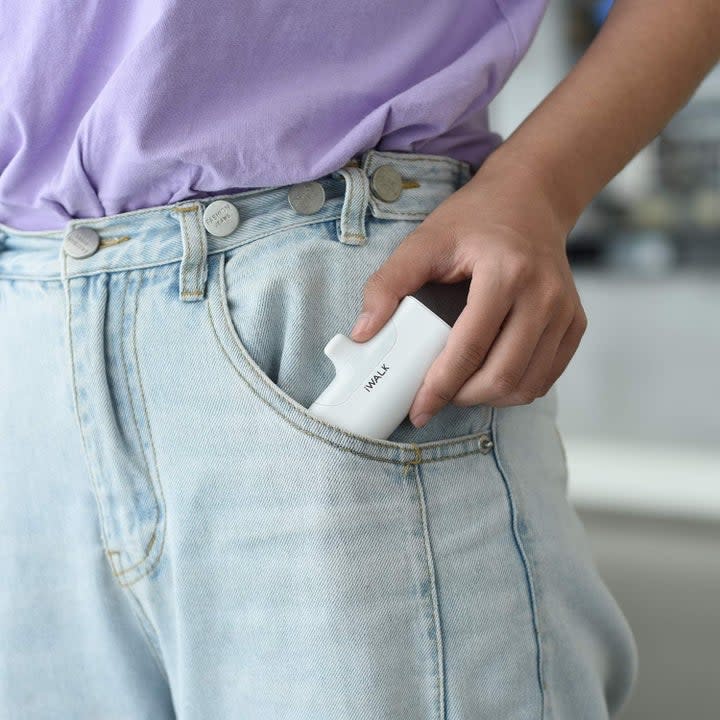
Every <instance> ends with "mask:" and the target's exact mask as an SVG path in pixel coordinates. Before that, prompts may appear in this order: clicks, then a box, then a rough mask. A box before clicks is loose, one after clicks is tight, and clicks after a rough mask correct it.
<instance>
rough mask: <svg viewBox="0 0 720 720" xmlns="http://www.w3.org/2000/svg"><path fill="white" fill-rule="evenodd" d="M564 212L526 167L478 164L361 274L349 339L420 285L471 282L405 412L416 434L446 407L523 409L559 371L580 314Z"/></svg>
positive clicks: (370, 330)
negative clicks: (374, 265)
mask: <svg viewBox="0 0 720 720" xmlns="http://www.w3.org/2000/svg"><path fill="white" fill-rule="evenodd" d="M496 152H497V151H496ZM491 157H492V156H491ZM561 217H562V214H561V213H560V212H559V211H558V210H557V209H556V208H555V207H554V204H553V202H552V200H551V198H550V196H549V193H547V192H545V191H544V188H543V184H542V183H541V182H540V181H539V180H538V179H537V178H536V177H535V176H534V175H533V174H532V173H531V172H530V171H529V169H528V168H526V167H524V166H523V165H522V164H520V163H516V162H512V161H509V162H508V161H505V160H503V161H495V162H490V161H489V160H486V162H485V163H484V164H483V165H482V166H481V168H480V170H479V171H478V172H477V173H476V174H475V176H474V177H473V178H472V179H471V180H470V181H469V182H468V183H466V184H465V185H464V186H463V187H461V188H460V189H459V190H457V191H456V192H454V193H452V195H450V196H449V197H447V198H446V199H445V200H444V201H443V202H442V203H441V204H440V205H438V206H437V207H436V208H435V209H434V210H433V211H432V212H431V213H429V214H428V215H427V217H426V218H425V219H424V220H423V221H422V222H421V223H420V224H419V225H418V226H417V228H415V229H414V230H413V232H411V233H410V234H409V235H407V237H405V238H404V239H403V241H402V242H401V243H400V245H399V246H398V247H397V248H396V249H395V251H394V252H393V253H392V255H391V256H390V257H389V258H388V259H387V260H386V261H385V263H384V264H383V265H382V266H381V267H380V268H378V269H377V270H376V271H375V272H374V273H373V274H372V275H371V276H370V277H369V278H368V280H367V282H366V284H365V287H364V289H363V295H364V297H363V307H362V310H361V314H360V316H359V317H358V322H357V323H356V324H355V327H354V328H353V331H352V333H351V337H352V338H353V340H355V341H356V342H364V341H365V340H368V339H369V338H371V337H372V336H373V335H374V334H375V333H376V332H377V331H378V330H379V329H380V328H381V327H382V326H383V325H384V324H385V323H386V322H387V320H388V319H389V318H390V316H391V315H392V314H393V312H394V311H395V309H396V307H397V305H398V303H399V302H400V300H402V298H404V297H405V296H406V295H409V294H412V293H413V292H415V291H416V290H418V289H419V288H420V287H422V286H423V285H424V284H425V283H427V282H440V283H456V282H460V281H462V280H465V279H466V278H468V277H471V281H470V286H469V293H468V299H467V303H466V305H465V307H464V309H463V311H462V312H461V313H460V315H459V317H458V318H457V320H456V322H455V324H454V326H453V328H452V330H451V332H450V335H449V338H448V342H447V344H446V346H445V348H444V349H443V351H442V352H441V353H440V355H439V356H438V357H437V358H436V359H435V361H434V362H433V364H432V365H431V366H430V368H429V369H428V371H427V373H426V375H425V378H424V380H423V384H422V387H421V388H420V389H419V390H418V392H417V394H416V395H415V398H414V400H413V405H412V407H411V408H410V412H409V415H410V419H411V421H412V423H413V424H414V425H415V426H416V427H421V426H422V425H424V424H425V423H426V422H427V421H428V420H429V419H430V417H432V416H433V415H434V414H435V413H437V412H438V410H440V409H441V408H442V407H443V406H444V405H445V404H446V403H448V402H452V403H453V404H455V405H459V406H468V405H476V404H480V403H487V404H491V405H494V406H497V407H500V406H504V405H521V404H527V403H530V402H532V401H533V400H534V399H535V398H537V397H540V396H542V395H544V394H545V393H546V392H547V391H548V390H549V389H550V387H551V386H552V385H553V383H554V382H555V381H556V380H557V378H558V377H559V376H560V375H561V374H562V372H563V371H564V369H565V367H566V366H567V364H568V362H569V361H570V359H571V358H572V356H573V355H574V353H575V351H576V349H577V347H578V344H579V342H580V338H581V337H582V335H583V333H584V331H585V328H586V326H587V319H586V316H585V313H584V311H583V308H582V306H581V303H580V298H579V296H578V293H577V290H576V288H575V283H574V280H573V277H572V273H571V270H570V266H569V264H568V260H567V254H566V250H565V240H566V237H567V234H568V233H569V231H570V229H571V227H572V224H573V223H570V222H569V221H568V220H562V219H561ZM363 318H365V319H366V320H367V324H366V325H362V326H361V321H362V320H363Z"/></svg>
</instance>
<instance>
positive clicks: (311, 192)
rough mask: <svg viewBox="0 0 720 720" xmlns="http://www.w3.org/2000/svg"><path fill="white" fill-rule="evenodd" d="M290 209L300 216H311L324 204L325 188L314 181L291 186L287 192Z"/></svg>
mask: <svg viewBox="0 0 720 720" xmlns="http://www.w3.org/2000/svg"><path fill="white" fill-rule="evenodd" d="M288 202H289V203H290V207H291V208H292V209H293V210H294V211H295V212H296V213H299V214H300V215H312V214H313V213H316V212H317V211H318V210H320V208H321V207H322V206H323V205H324V204H325V188H324V187H323V186H322V183H319V182H317V181H316V180H311V181H309V182H302V183H297V184H296V185H293V186H292V187H291V188H290V190H288Z"/></svg>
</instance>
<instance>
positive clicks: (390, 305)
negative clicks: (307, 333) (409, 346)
mask: <svg viewBox="0 0 720 720" xmlns="http://www.w3.org/2000/svg"><path fill="white" fill-rule="evenodd" d="M443 242H444V241H443V239H442V238H439V237H434V236H432V237H431V236H430V235H429V233H428V232H426V231H425V230H421V229H419V228H417V229H415V230H413V232H411V233H410V234H408V235H407V236H406V237H405V239H404V240H403V241H402V242H401V243H400V245H398V246H397V248H395V250H394V251H393V253H392V254H391V255H390V257H389V258H388V259H387V260H386V261H385V262H384V263H383V264H382V266H381V267H379V268H378V269H377V270H376V271H375V272H374V273H373V274H372V275H370V277H369V278H368V279H367V281H366V283H365V287H364V290H363V304H362V308H361V311H360V314H359V316H358V319H357V321H356V323H355V326H354V327H353V329H352V332H351V333H350V336H351V337H352V339H353V340H355V341H356V342H364V341H365V340H369V339H370V338H371V337H372V336H373V335H374V334H375V333H376V332H377V331H378V330H379V329H380V328H381V327H382V326H383V325H385V323H386V322H387V321H388V320H389V319H390V316H391V315H392V314H393V312H395V309H396V308H397V306H398V303H399V302H400V301H401V300H402V299H403V298H404V297H405V296H406V295H410V294H411V293H413V292H415V291H416V290H417V289H418V288H420V287H422V286H423V285H424V284H425V283H426V282H428V281H430V280H432V279H434V278H435V276H436V273H437V266H438V263H439V262H441V261H442V260H443V258H444V257H446V256H447V254H448V252H449V250H447V249H444V248H448V247H449V246H448V244H447V243H445V244H443ZM429 243H432V244H433V246H432V249H429V248H428V244H429Z"/></svg>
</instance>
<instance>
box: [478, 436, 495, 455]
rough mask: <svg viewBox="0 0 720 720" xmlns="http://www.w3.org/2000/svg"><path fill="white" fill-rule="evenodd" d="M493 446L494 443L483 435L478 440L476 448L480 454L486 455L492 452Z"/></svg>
mask: <svg viewBox="0 0 720 720" xmlns="http://www.w3.org/2000/svg"><path fill="white" fill-rule="evenodd" d="M494 444H495V443H493V441H492V440H491V439H490V436H489V435H485V434H484V433H483V434H482V435H480V437H479V438H478V446H479V447H480V452H481V453H482V454H483V455H487V454H488V453H489V452H490V450H492V448H493V445H494Z"/></svg>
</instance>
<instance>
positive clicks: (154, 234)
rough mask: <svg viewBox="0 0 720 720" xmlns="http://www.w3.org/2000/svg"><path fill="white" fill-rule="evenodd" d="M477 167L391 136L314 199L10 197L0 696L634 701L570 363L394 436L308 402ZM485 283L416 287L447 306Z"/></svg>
mask: <svg viewBox="0 0 720 720" xmlns="http://www.w3.org/2000/svg"><path fill="white" fill-rule="evenodd" d="M358 160H359V161H360V162H359V164H358V162H357V161H358ZM385 164H390V165H392V166H393V167H394V168H396V169H397V170H398V171H399V172H400V173H401V175H402V177H403V179H404V187H403V189H402V193H401V195H400V197H399V198H398V199H396V200H394V201H393V202H386V201H383V200H382V199H380V198H379V197H377V196H376V195H375V192H374V190H373V187H372V185H371V183H370V182H369V178H371V176H372V174H373V172H374V171H375V170H376V169H377V168H378V167H379V166H381V165H385ZM472 170H473V168H471V167H470V166H468V165H467V164H465V163H462V162H459V161H457V160H453V159H452V158H449V157H442V156H435V155H421V154H409V153H398V152H379V151H377V150H375V149H373V150H369V151H367V152H365V153H363V154H362V155H361V156H360V157H359V158H356V159H355V162H354V163H353V162H352V161H351V162H350V163H348V165H346V166H344V167H343V168H342V169H339V170H338V171H337V172H335V173H331V174H329V175H327V176H324V177H322V178H319V179H318V181H319V182H320V183H321V184H322V186H323V188H324V190H325V194H326V200H325V203H324V205H323V206H322V208H321V209H320V210H319V211H317V212H315V213H314V214H309V215H301V214H298V213H297V212H296V211H295V210H294V209H293V207H291V206H290V205H289V203H288V189H289V187H290V186H285V187H273V188H263V189H256V190H250V191H245V192H241V193H236V194H233V195H225V196H214V197H210V198H208V197H205V198H197V199H189V200H185V201H183V202H179V203H176V204H173V205H167V206H163V207H153V208H147V209H143V210H138V211H135V212H126V213H122V214H118V215H113V216H108V217H102V218H95V219H77V220H71V221H69V222H68V224H67V227H66V228H65V229H64V231H63V230H58V231H55V232H35V233H33V232H22V231H17V230H14V229H12V228H10V227H8V226H7V225H0V231H1V232H0V239H1V240H2V242H3V246H2V250H1V251H0V383H1V384H2V406H1V413H0V717H2V718H3V719H5V718H8V719H10V718H12V719H16V718H17V719H22V720H35V719H37V720H40V719H44V718H62V719H63V720H64V719H68V720H70V719H72V720H85V719H87V720H90V719H93V720H94V719H99V718H102V719H103V720H115V719H116V720H121V719H122V720H136V719H137V720H139V719H141V718H148V719H152V720H164V719H166V718H182V719H185V720H190V719H191V718H196V719H198V720H216V719H220V720H222V719H224V718H238V719H240V718H242V719H243V720H251V719H252V720H273V719H276V718H277V719H280V718H282V719H283V720H431V719H432V720H471V719H472V720H479V719H480V718H488V719H492V720H509V719H518V720H519V719H521V718H522V719H524V720H539V719H541V718H542V719H545V720H550V719H551V718H553V719H556V720H595V719H598V720H599V719H601V718H607V717H609V716H612V715H614V714H615V713H616V711H617V710H618V709H619V707H620V706H621V705H622V704H623V703H624V702H625V700H626V699H627V697H628V695H629V693H630V691H631V689H632V687H633V682H634V679H635V675H636V666H637V653H636V646H635V641H634V638H633V636H632V634H631V631H630V629H629V627H628V625H627V622H626V620H625V618H624V616H623V615H622V613H621V611H620V610H619V608H618V606H617V605H616V603H615V601H614V599H613V598H612V596H611V595H610V593H609V592H608V590H607V588H606V586H605V585H604V584H603V582H602V581H601V579H600V577H599V576H598V573H597V571H596V567H595V565H594V564H593V561H592V559H591V555H590V550H589V546H588V543H587V540H586V536H585V533H584V529H583V527H582V526H581V524H580V522H579V521H578V518H577V516H576V514H575V512H574V511H573V509H572V508H571V507H570V505H569V504H568V501H567V499H566V480H567V467H566V462H565V456H564V451H563V446H562V441H561V439H560V437H559V435H558V431H557V427H556V422H555V419H556V403H557V399H556V394H555V389H554V388H553V389H552V390H551V391H550V392H549V393H548V394H547V395H546V396H544V397H543V398H539V399H537V400H535V401H534V402H533V403H531V404H529V405H522V406H516V407H508V408H498V409H495V408H493V407H492V406H489V405H476V406H473V407H465V408H461V407H456V406H453V405H447V406H445V407H444V408H443V409H442V410H441V411H440V412H439V413H438V414H437V415H435V416H434V417H433V418H432V419H431V421H430V422H429V423H428V424H427V425H426V426H425V427H423V428H419V429H418V428H415V427H413V425H412V424H411V423H410V421H409V420H408V419H407V418H406V419H405V421H404V422H403V424H402V425H400V426H399V427H398V429H397V430H396V431H395V432H394V433H393V435H391V437H390V438H389V439H388V440H386V441H384V440H375V439H371V438H368V437H364V436H359V435H354V434H351V433H348V432H346V431H344V430H342V429H340V428H338V427H336V426H334V425H331V424H327V423H325V422H324V421H322V420H319V419H317V418H315V417H313V416H311V415H310V414H309V413H308V411H307V410H306V409H305V408H306V407H308V406H309V405H310V403H311V402H312V401H313V400H314V399H315V398H316V397H317V395H319V394H320V392H321V391H322V390H323V388H325V386H326V385H327V384H328V383H329V382H330V380H331V379H332V376H333V368H332V364H331V362H330V360H329V359H328V358H327V357H325V356H324V354H323V347H324V345H325V344H326V343H327V341H328V340H329V339H330V338H331V337H332V336H333V335H334V334H335V333H337V332H345V333H349V331H350V329H351V327H352V325H353V324H354V321H355V318H356V316H357V314H358V312H359V309H360V305H361V300H362V290H363V285H364V282H365V280H366V279H367V277H368V276H369V275H370V273H371V272H373V271H374V270H375V269H376V268H378V267H379V266H380V265H381V264H382V263H383V262H384V260H385V259H386V258H387V257H388V256H389V255H390V253H391V252H392V251H393V249H394V248H395V247H397V245H398V244H399V243H400V242H402V240H403V238H404V237H405V236H406V235H407V234H408V233H409V232H410V231H411V230H413V228H415V227H416V226H417V225H418V224H419V223H420V221H421V220H422V219H423V218H424V217H425V216H426V215H427V214H428V213H429V212H430V211H431V210H432V209H433V208H435V207H436V206H437V205H438V204H439V203H440V202H441V201H442V200H443V199H444V198H446V197H447V196H448V195H450V194H451V193H452V192H453V191H454V190H456V189H457V188H459V187H460V186H461V185H462V184H463V183H465V182H467V180H468V179H469V178H470V177H471V173H472ZM218 197H223V198H224V199H226V200H228V201H229V202H231V203H232V204H234V205H235V206H236V207H237V209H238V211H239V217H240V222H239V225H238V226H237V228H236V230H234V231H233V232H232V233H231V234H230V235H227V236H226V237H216V236H214V235H211V234H210V233H208V232H207V231H206V230H205V227H204V225H203V210H204V207H205V206H207V205H208V204H209V202H210V201H211V200H216V199H218ZM76 226H89V227H91V228H94V229H95V230H96V231H97V232H98V234H99V236H100V239H101V245H100V247H99V249H98V250H97V251H96V252H95V253H94V254H92V255H90V256H89V257H86V258H82V259H78V258H75V257H71V256H70V255H68V254H67V253H66V252H65V251H64V246H63V238H64V232H67V231H69V230H70V229H71V228H73V227H76ZM467 288H468V284H467V283H459V284H457V285H456V286H452V285H440V284H428V285H426V286H425V287H424V288H422V289H421V291H418V293H416V295H417V297H419V298H420V299H422V300H423V301H424V302H426V303H427V304H428V305H429V306H430V307H431V308H432V309H434V310H435V311H436V312H438V313H439V314H442V315H443V316H444V317H445V318H446V319H447V320H448V321H449V322H451V323H452V322H453V320H454V319H455V318H456V317H457V315H458V314H459V313H460V310H461V309H462V306H463V304H464V300H465V299H466V297H467Z"/></svg>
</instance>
